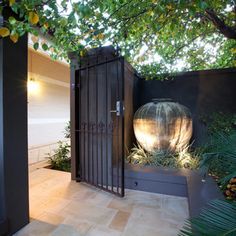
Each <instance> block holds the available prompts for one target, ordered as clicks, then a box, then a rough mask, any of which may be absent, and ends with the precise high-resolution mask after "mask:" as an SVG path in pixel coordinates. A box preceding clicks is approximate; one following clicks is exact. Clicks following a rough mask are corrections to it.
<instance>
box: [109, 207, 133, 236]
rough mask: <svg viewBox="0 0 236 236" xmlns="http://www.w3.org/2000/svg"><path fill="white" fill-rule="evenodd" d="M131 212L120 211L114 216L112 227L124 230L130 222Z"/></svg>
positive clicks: (110, 226)
mask: <svg viewBox="0 0 236 236" xmlns="http://www.w3.org/2000/svg"><path fill="white" fill-rule="evenodd" d="M129 217H130V213H128V212H125V211H118V212H117V213H116V215H115V216H114V218H113V220H112V222H111V223H110V225H109V228H110V229H115V230H117V231H120V232H123V231H124V228H125V226H126V225H127V223H128V220H129Z"/></svg>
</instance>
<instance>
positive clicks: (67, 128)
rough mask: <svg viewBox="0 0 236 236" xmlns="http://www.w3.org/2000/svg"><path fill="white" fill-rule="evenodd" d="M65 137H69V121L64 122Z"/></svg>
mask: <svg viewBox="0 0 236 236" xmlns="http://www.w3.org/2000/svg"><path fill="white" fill-rule="evenodd" d="M64 135H65V138H71V134H70V121H68V123H67V124H66V127H65V131H64Z"/></svg>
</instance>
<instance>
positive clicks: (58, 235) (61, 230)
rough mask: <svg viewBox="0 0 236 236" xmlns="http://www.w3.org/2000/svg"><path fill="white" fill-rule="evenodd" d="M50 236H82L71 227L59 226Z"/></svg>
mask: <svg viewBox="0 0 236 236" xmlns="http://www.w3.org/2000/svg"><path fill="white" fill-rule="evenodd" d="M50 236H81V234H80V233H79V232H78V230H77V229H76V228H74V227H73V226H71V225H64V224H61V225H59V226H58V227H57V228H56V229H55V230H54V231H53V232H52V233H51V234H50Z"/></svg>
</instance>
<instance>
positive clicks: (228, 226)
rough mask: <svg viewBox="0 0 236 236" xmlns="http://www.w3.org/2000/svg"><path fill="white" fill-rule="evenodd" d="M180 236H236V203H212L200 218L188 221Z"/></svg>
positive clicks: (219, 201)
mask: <svg viewBox="0 0 236 236" xmlns="http://www.w3.org/2000/svg"><path fill="white" fill-rule="evenodd" d="M178 235H179V236H226V235H227V236H235V235H236V203H232V202H231V203H230V202H227V201H222V200H214V201H211V202H210V203H209V205H208V208H204V209H203V210H202V212H201V213H200V215H199V216H197V217H194V218H192V219H190V220H188V221H186V223H185V225H184V227H183V228H182V229H181V231H180V233H179V234H178Z"/></svg>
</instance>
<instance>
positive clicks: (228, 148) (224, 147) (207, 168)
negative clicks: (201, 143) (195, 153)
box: [200, 132, 236, 178]
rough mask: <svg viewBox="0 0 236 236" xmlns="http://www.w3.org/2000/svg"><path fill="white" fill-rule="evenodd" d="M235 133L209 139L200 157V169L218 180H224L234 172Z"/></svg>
mask: <svg viewBox="0 0 236 236" xmlns="http://www.w3.org/2000/svg"><path fill="white" fill-rule="evenodd" d="M235 143H236V132H233V133H232V134H230V135H229V134H225V133H216V134H215V135H213V136H212V137H211V139H210V142H209V144H208V146H207V147H206V149H205V153H204V154H203V155H202V161H201V164H200V166H201V169H202V170H203V171H204V172H205V173H211V174H213V175H215V176H217V177H219V178H225V177H226V176H227V175H231V174H232V173H234V172H235V170H236V146H235Z"/></svg>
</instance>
